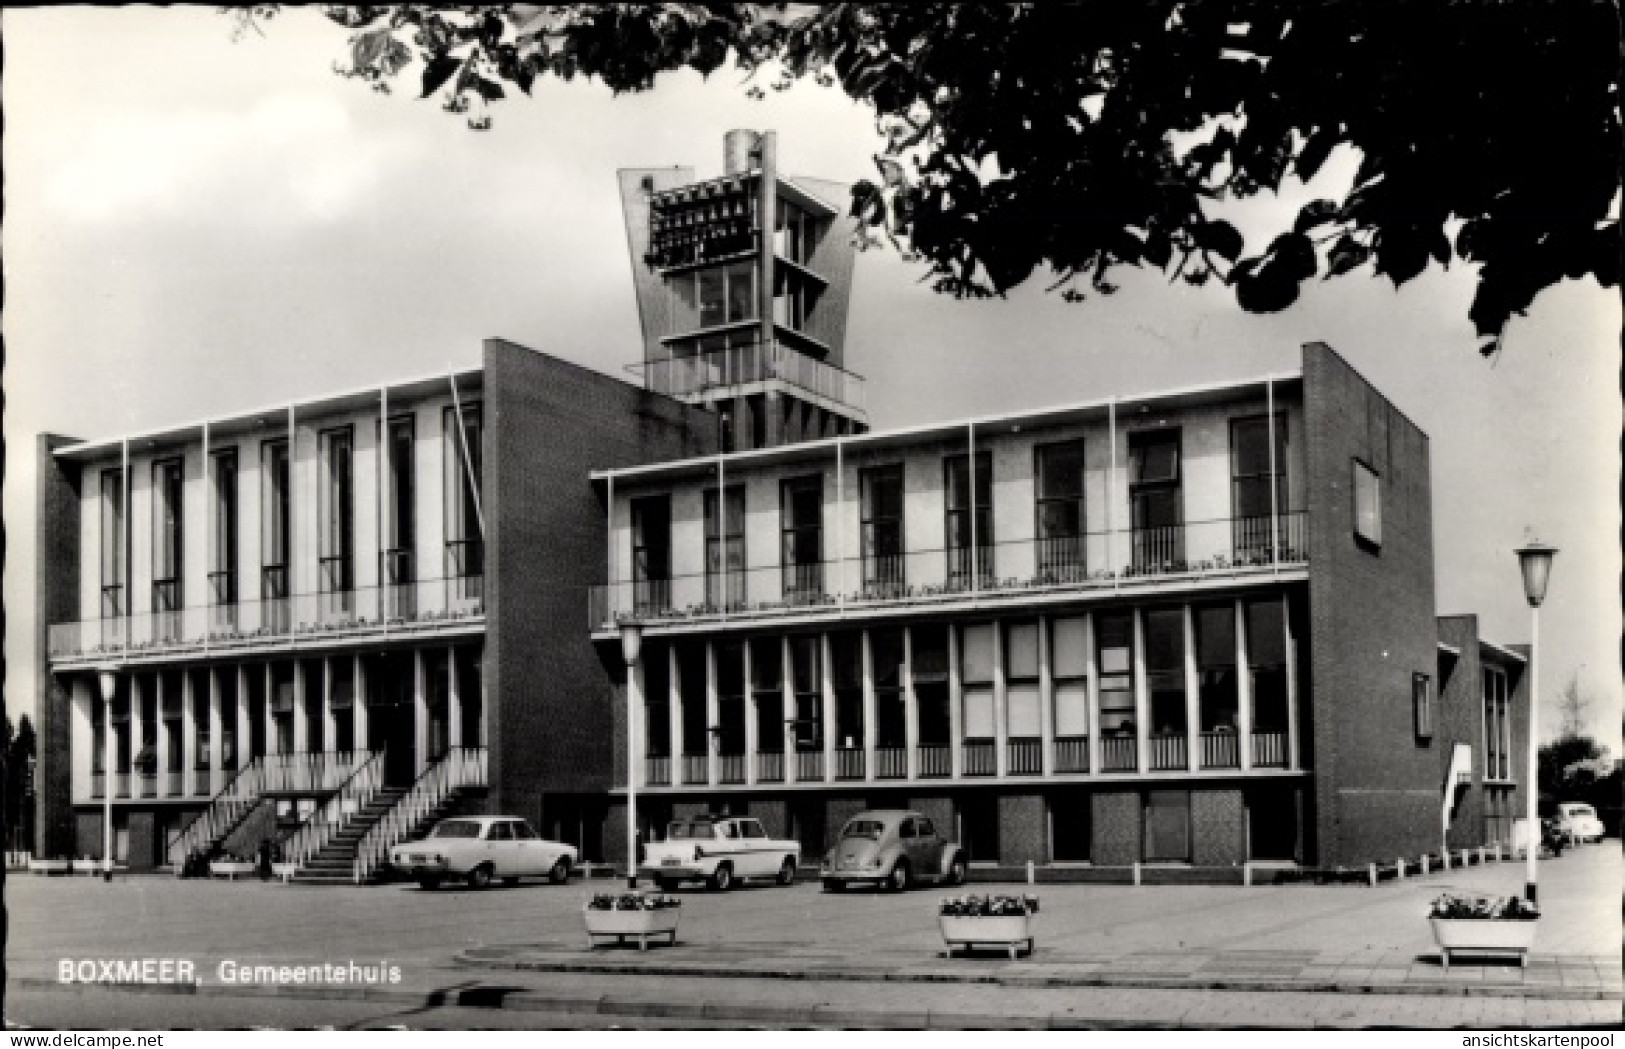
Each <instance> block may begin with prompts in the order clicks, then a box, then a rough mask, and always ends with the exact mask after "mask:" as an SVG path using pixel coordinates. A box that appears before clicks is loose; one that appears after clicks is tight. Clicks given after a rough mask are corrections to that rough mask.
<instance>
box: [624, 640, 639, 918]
mask: <svg viewBox="0 0 1625 1049" xmlns="http://www.w3.org/2000/svg"><path fill="white" fill-rule="evenodd" d="M642 651H643V628H642V627H640V626H638V625H637V624H636V623H623V624H621V658H623V659H625V660H626V887H627V888H628V889H634V890H635V889H636V888H637V887H638V771H637V760H638V757H637V755H638V713H637V711H638V704H639V703H641V702H642V696H640V695H639V694H638V655H639V653H641V652H642Z"/></svg>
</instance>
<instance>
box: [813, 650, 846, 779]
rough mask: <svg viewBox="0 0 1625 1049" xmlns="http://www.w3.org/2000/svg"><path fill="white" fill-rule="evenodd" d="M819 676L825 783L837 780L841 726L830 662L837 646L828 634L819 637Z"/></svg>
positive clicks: (832, 669)
mask: <svg viewBox="0 0 1625 1049" xmlns="http://www.w3.org/2000/svg"><path fill="white" fill-rule="evenodd" d="M818 647H819V652H818V656H819V658H818V676H819V679H820V681H819V684H820V686H821V691H822V693H823V696H822V702H823V709H822V710H821V711H819V713H820V714H821V715H822V722H823V726H824V782H826V783H828V782H831V781H832V780H834V779H835V736H836V734H837V733H838V732H840V730H841V726H840V725H838V724H836V722H835V670H834V667H833V665H832V662H831V660H830V656H831V655H832V654H833V653H834V649H835V646H834V645H832V644H830V640H829V635H828V634H819V635H818Z"/></svg>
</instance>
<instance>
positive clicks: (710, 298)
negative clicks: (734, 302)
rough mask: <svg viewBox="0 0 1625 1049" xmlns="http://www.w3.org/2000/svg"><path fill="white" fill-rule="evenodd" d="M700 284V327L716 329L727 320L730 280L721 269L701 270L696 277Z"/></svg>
mask: <svg viewBox="0 0 1625 1049" xmlns="http://www.w3.org/2000/svg"><path fill="white" fill-rule="evenodd" d="M695 278H696V280H697V281H698V283H699V288H698V298H699V304H700V327H702V328H714V327H716V326H717V325H720V324H723V323H725V322H726V320H727V316H728V314H727V308H728V306H727V303H728V298H727V285H728V279H727V276H726V275H725V274H724V272H723V270H722V268H721V267H711V268H708V269H703V270H700V271H699V272H698V273H697V274H696V275H695Z"/></svg>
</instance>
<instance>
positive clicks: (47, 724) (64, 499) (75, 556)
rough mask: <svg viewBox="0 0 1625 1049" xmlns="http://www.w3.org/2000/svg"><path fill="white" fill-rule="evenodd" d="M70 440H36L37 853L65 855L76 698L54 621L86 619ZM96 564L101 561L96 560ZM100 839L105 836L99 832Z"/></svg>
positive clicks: (71, 828)
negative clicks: (53, 650) (65, 461)
mask: <svg viewBox="0 0 1625 1049" xmlns="http://www.w3.org/2000/svg"><path fill="white" fill-rule="evenodd" d="M72 443H74V442H73V440H72V439H71V438H67V437H62V436H58V435H55V434H41V435H40V436H39V438H38V439H37V441H36V442H35V477H36V485H37V493H36V496H35V499H36V501H35V504H34V508H35V528H36V532H35V534H36V535H37V536H38V539H37V542H38V550H39V554H38V561H37V563H36V571H35V576H34V614H35V616H37V617H38V618H37V620H36V624H35V628H34V665H35V667H36V668H37V669H36V671H35V673H36V674H37V675H38V677H37V678H36V679H35V693H34V695H35V702H34V730H35V732H36V733H38V735H37V737H36V748H37V750H36V753H37V754H38V762H37V763H36V767H35V788H34V789H35V791H36V793H35V796H34V820H35V822H34V839H35V841H34V852H35V854H36V855H38V856H44V857H53V856H66V855H68V854H69V853H73V852H75V851H76V850H77V849H78V845H77V842H78V841H79V833H78V829H77V827H76V821H75V818H74V813H73V800H72V797H73V796H72V790H73V748H72V743H71V739H70V735H69V734H70V731H71V728H70V726H71V725H72V723H73V720H72V702H73V693H72V691H71V690H70V689H69V688H67V687H66V682H65V681H61V680H59V679H58V678H57V677H56V676H55V675H54V674H52V673H51V664H50V660H49V658H48V656H47V654H46V653H47V647H46V640H47V638H48V636H49V629H50V625H51V624H52V623H65V622H70V621H72V620H76V619H78V618H79V615H78V613H79V548H78V544H79V496H78V487H79V474H78V470H77V468H66V469H65V468H63V467H60V466H58V464H57V461H56V458H55V457H54V456H53V455H52V454H51V452H52V450H53V449H56V448H60V447H62V446H63V445H67V444H72ZM89 563H95V562H89ZM96 840H97V841H98V842H99V841H100V840H101V831H100V830H99V829H98V830H97V832H96Z"/></svg>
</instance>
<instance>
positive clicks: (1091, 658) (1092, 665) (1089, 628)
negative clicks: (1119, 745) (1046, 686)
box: [1083, 612, 1100, 776]
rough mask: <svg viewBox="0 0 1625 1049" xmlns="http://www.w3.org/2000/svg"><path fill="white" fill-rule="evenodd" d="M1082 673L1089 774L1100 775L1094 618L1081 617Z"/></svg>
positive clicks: (1097, 677) (1098, 688)
mask: <svg viewBox="0 0 1625 1049" xmlns="http://www.w3.org/2000/svg"><path fill="white" fill-rule="evenodd" d="M1083 624H1084V625H1083V645H1084V660H1085V663H1084V672H1085V673H1087V674H1088V675H1089V680H1088V683H1087V684H1086V686H1085V687H1086V688H1087V689H1088V692H1089V774H1090V775H1091V776H1098V775H1100V660H1099V656H1098V654H1097V652H1096V648H1095V617H1094V613H1092V612H1085V613H1084V616H1083Z"/></svg>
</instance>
